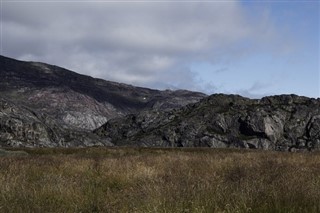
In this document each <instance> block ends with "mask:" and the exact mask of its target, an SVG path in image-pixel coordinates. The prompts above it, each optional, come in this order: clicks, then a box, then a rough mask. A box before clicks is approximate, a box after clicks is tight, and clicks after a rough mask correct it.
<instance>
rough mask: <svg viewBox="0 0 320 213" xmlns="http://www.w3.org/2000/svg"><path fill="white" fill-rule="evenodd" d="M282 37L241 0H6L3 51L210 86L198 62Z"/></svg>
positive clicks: (116, 74) (108, 72) (127, 77)
mask: <svg viewBox="0 0 320 213" xmlns="http://www.w3.org/2000/svg"><path fill="white" fill-rule="evenodd" d="M261 24H263V27H262V25H261ZM262 33H263V36H261V35H262ZM274 37H275V30H274V28H273V25H272V24H270V23H269V22H268V19H267V18H264V19H263V20H262V22H260V21H255V22H252V21H250V20H249V19H248V17H247V16H246V14H245V11H244V10H243V8H242V6H241V5H240V3H239V2H238V1H227V2H221V1H215V2H167V1H166V2H149V3H147V2H132V3H128V2H96V3H94V2H70V1H69V2H68V3H66V2H64V3H63V2H58V3H54V2H42V3H41V2H3V43H4V47H3V53H2V54H5V55H8V56H12V57H16V58H20V59H28V60H36V61H45V62H48V63H53V64H56V65H60V66H64V67H66V68H69V69H72V70H75V71H77V72H81V73H84V74H88V75H93V76H95V77H102V78H106V79H110V80H114V81H119V82H125V83H131V84H136V85H140V86H150V87H155V88H162V89H163V88H165V87H170V86H173V87H182V88H188V89H200V90H206V88H207V87H209V86H208V85H204V86H202V85H201V79H199V77H198V76H196V75H195V74H194V73H192V72H191V71H190V69H189V68H188V66H189V65H190V64H191V63H197V62H198V61H199V62H201V61H206V62H209V63H215V61H218V60H221V59H223V58H225V57H226V58H232V57H239V56H240V55H242V54H246V52H248V51H251V50H252V48H253V47H254V45H255V44H256V43H259V42H261V41H262V40H263V41H264V43H266V45H267V46H268V45H269V43H268V40H269V39H274ZM210 88H214V86H211V85H210Z"/></svg>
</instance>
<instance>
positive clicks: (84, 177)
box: [0, 148, 320, 212]
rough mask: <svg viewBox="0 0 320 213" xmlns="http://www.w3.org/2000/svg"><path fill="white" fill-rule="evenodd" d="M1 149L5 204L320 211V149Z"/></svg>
mask: <svg viewBox="0 0 320 213" xmlns="http://www.w3.org/2000/svg"><path fill="white" fill-rule="evenodd" d="M24 151H26V152H28V153H29V155H23V156H19V155H10V156H3V157H0V169H1V172H0V212H319V211H320V166H319V163H320V153H318V152H313V153H280V152H267V151H246V150H226V149H196V148H195V149H150V148H144V149H143V148H86V149H24Z"/></svg>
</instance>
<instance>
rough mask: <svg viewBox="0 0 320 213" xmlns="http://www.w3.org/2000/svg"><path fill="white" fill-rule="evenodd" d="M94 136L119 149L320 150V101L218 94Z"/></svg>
mask: <svg viewBox="0 0 320 213" xmlns="http://www.w3.org/2000/svg"><path fill="white" fill-rule="evenodd" d="M94 132H95V133H96V134H97V135H99V136H101V137H104V138H106V139H107V140H109V141H110V142H112V143H113V144H115V145H136V146H161V147H214V148H227V147H234V148H253V149H266V150H283V151H285V150H290V151H294V150H313V149H319V147H320V99H313V98H307V97H301V96H296V95H279V96H270V97H264V98H262V99H260V100H253V99H248V98H244V97H241V96H238V95H223V94H215V95H211V96H209V97H207V98H204V99H202V100H201V101H200V102H198V103H195V104H189V105H187V106H185V107H182V108H181V109H177V110H173V111H169V112H162V111H159V110H152V111H148V112H141V113H138V114H131V115H128V116H126V117H123V118H116V119H112V120H110V121H108V122H107V123H106V124H105V125H103V126H102V127H100V128H98V129H97V130H95V131H94Z"/></svg>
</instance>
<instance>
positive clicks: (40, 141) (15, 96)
mask: <svg viewBox="0 0 320 213" xmlns="http://www.w3.org/2000/svg"><path fill="white" fill-rule="evenodd" d="M205 96H206V95H204V94H202V93H198V92H191V91H182V90H180V91H159V90H153V89H148V88H141V87H134V86H131V85H126V84H121V83H116V82H110V81H105V80H102V79H96V78H92V77H89V76H85V75H80V74H78V73H75V72H72V71H69V70H66V69H63V68H60V67H57V66H53V65H49V64H44V63H39V62H24V61H18V60H14V59H11V58H7V57H4V56H0V99H1V103H0V118H1V126H0V134H1V135H0V146H7V145H8V146H89V145H99V144H100V145H110V143H109V142H108V141H105V140H102V141H100V139H99V137H98V136H97V135H94V134H92V133H91V131H92V130H93V129H95V128H97V127H99V126H101V125H102V124H104V123H105V122H107V121H108V120H109V119H111V118H116V117H121V116H124V115H126V114H129V113H137V112H140V111H143V110H148V109H158V110H164V111H166V110H171V109H174V108H179V107H181V106H184V105H186V104H189V103H195V102H197V101H199V100H200V99H201V98H203V97H205ZM6 104H9V105H10V107H9V108H10V110H11V109H12V110H13V111H14V113H13V112H10V113H9V111H8V109H7V110H5V109H4V108H5V106H6ZM1 107H4V108H3V109H2V108H1Z"/></svg>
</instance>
